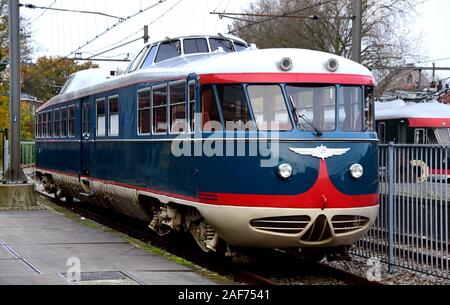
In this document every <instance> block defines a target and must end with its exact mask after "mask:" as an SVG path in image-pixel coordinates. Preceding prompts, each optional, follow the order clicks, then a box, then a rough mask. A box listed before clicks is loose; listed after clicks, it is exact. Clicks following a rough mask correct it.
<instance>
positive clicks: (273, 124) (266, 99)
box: [247, 85, 292, 131]
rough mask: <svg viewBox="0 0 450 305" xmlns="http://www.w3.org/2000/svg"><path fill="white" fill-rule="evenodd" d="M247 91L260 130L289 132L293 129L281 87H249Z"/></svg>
mask: <svg viewBox="0 0 450 305" xmlns="http://www.w3.org/2000/svg"><path fill="white" fill-rule="evenodd" d="M247 91H248V95H249V98H250V104H251V106H252V110H253V114H254V116H255V121H256V124H257V126H258V129H259V130H265V131H267V130H284V131H287V130H291V129H292V124H291V121H290V119H289V114H288V111H287V108H286V103H285V101H284V97H283V92H282V91H281V87H280V86H277V85H271V86H269V85H257V86H248V87H247Z"/></svg>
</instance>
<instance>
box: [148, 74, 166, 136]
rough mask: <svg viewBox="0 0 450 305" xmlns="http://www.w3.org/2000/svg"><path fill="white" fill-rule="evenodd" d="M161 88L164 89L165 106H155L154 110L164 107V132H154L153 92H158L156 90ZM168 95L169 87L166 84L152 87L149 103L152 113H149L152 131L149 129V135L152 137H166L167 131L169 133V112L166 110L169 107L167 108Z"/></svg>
mask: <svg viewBox="0 0 450 305" xmlns="http://www.w3.org/2000/svg"><path fill="white" fill-rule="evenodd" d="M161 88H166V104H165V105H164V106H161V105H159V106H156V108H162V107H166V132H156V131H155V129H154V127H155V125H154V123H155V122H154V117H153V115H154V111H155V104H154V101H155V100H154V98H153V92H154V91H155V90H158V89H161ZM169 94H170V93H169V86H168V85H167V83H164V84H159V85H155V86H152V97H151V101H152V103H151V108H152V111H151V117H152V119H151V121H152V129H151V133H152V134H153V135H166V134H168V131H169V112H168V111H169V110H168V109H169V107H168V104H169V100H168V97H169Z"/></svg>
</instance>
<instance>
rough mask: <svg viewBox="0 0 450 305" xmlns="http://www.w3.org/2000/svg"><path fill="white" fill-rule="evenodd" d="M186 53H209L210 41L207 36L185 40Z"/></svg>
mask: <svg viewBox="0 0 450 305" xmlns="http://www.w3.org/2000/svg"><path fill="white" fill-rule="evenodd" d="M183 50H184V54H194V53H208V43H207V42H206V39H205V38H192V39H184V40H183Z"/></svg>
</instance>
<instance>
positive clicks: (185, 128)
mask: <svg viewBox="0 0 450 305" xmlns="http://www.w3.org/2000/svg"><path fill="white" fill-rule="evenodd" d="M181 84H183V85H184V100H183V102H180V103H175V104H172V101H171V99H170V97H171V93H172V90H171V87H172V86H177V85H181ZM167 87H168V91H167V98H166V100H167V104H168V105H167V108H168V116H167V127H168V133H169V134H175V135H179V134H185V133H187V126H186V124H187V120H186V112H187V106H186V104H187V103H186V90H187V88H186V81H185V80H178V81H172V82H169V84H168V86H167ZM180 105H184V131H182V132H180V131H177V132H172V106H180Z"/></svg>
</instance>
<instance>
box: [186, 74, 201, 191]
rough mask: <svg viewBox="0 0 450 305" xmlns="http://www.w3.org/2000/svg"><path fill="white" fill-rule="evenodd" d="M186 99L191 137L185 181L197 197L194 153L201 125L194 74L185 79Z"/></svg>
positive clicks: (196, 171)
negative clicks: (189, 156)
mask: <svg viewBox="0 0 450 305" xmlns="http://www.w3.org/2000/svg"><path fill="white" fill-rule="evenodd" d="M187 84H188V86H187V89H188V90H187V97H188V99H187V101H188V109H189V112H188V117H189V120H188V122H189V126H188V130H189V134H190V137H191V139H190V140H191V144H192V145H191V147H190V148H191V156H192V157H191V158H189V159H190V162H189V165H188V166H189V171H188V177H187V178H188V179H187V181H189V182H188V184H189V188H190V189H191V190H192V192H193V194H192V195H193V196H194V197H197V195H198V194H197V192H198V173H199V169H198V165H199V164H198V162H199V161H198V157H197V156H196V155H195V147H194V145H195V143H196V142H195V138H196V137H198V136H199V132H200V131H201V126H200V122H199V120H198V119H199V118H198V117H199V115H197V113H199V111H200V105H199V94H198V86H197V83H196V77H195V76H190V77H188V79H187Z"/></svg>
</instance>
